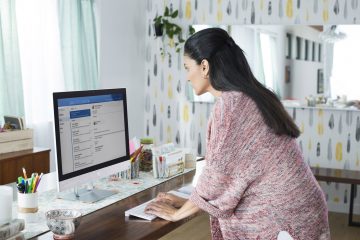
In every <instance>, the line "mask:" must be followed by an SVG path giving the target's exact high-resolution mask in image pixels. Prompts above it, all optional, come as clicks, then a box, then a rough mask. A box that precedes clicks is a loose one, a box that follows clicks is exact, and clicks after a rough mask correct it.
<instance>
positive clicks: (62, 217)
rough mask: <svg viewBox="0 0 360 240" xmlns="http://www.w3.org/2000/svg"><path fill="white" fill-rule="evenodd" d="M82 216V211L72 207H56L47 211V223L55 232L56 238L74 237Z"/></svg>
mask: <svg viewBox="0 0 360 240" xmlns="http://www.w3.org/2000/svg"><path fill="white" fill-rule="evenodd" d="M81 216H82V214H81V212H79V211H77V210H72V209H55V210H50V211H47V212H46V213H45V217H46V224H47V226H48V227H49V229H50V231H52V232H53V233H54V239H73V238H74V236H75V231H76V229H77V228H78V226H79V225H80V220H81Z"/></svg>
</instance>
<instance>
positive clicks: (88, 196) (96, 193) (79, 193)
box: [58, 188, 116, 203]
mask: <svg viewBox="0 0 360 240" xmlns="http://www.w3.org/2000/svg"><path fill="white" fill-rule="evenodd" d="M114 194H116V192H114V191H110V190H101V189H95V188H93V189H90V190H89V189H86V188H83V189H75V190H74V192H71V193H66V194H59V196H58V197H59V198H60V199H64V200H71V201H81V202H85V203H93V202H97V201H99V200H102V199H104V198H107V197H110V196H112V195H114Z"/></svg>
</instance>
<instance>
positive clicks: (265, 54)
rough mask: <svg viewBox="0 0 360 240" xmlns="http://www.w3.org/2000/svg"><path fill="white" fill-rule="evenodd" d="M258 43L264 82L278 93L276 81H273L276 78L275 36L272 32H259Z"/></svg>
mask: <svg viewBox="0 0 360 240" xmlns="http://www.w3.org/2000/svg"><path fill="white" fill-rule="evenodd" d="M260 45H261V55H262V65H263V72H264V80H265V82H264V84H265V86H266V87H267V88H269V89H271V90H272V91H274V92H276V93H278V94H279V92H278V89H277V88H278V87H277V83H276V81H275V79H277V77H276V76H277V71H276V67H277V54H276V37H275V36H274V35H272V34H268V33H262V32H260Z"/></svg>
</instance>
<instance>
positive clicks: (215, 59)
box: [185, 28, 300, 138]
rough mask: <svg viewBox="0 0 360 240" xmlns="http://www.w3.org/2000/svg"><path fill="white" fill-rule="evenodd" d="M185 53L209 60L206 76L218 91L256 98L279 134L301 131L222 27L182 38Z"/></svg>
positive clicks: (266, 120) (258, 105) (291, 134)
mask: <svg viewBox="0 0 360 240" xmlns="http://www.w3.org/2000/svg"><path fill="white" fill-rule="evenodd" d="M185 55H187V56H189V57H190V58H192V59H193V60H195V61H196V62H197V64H200V63H201V61H202V60H204V59H206V60H207V61H208V62H209V68H210V69H209V71H210V73H209V80H210V84H211V86H212V87H213V88H214V89H216V90H218V91H239V92H243V93H245V94H246V95H248V96H249V97H250V98H251V99H252V100H253V101H255V103H256V105H257V107H258V108H259V109H260V112H261V113H262V115H263V117H264V119H265V122H266V124H267V125H268V126H269V127H270V128H272V129H273V130H274V132H275V133H276V134H278V135H284V134H285V135H288V136H291V137H294V138H296V137H298V136H299V135H300V131H299V129H298V127H297V126H296V124H295V123H294V122H293V120H292V119H291V117H290V116H289V114H288V113H287V112H286V110H285V108H284V106H283V105H282V103H281V102H280V100H279V99H278V97H277V96H276V95H275V94H274V93H273V92H272V91H270V90H269V89H267V88H266V87H265V86H263V85H262V84H261V83H260V82H259V81H257V79H256V78H255V76H254V75H253V73H252V72H251V69H250V66H249V64H248V62H247V60H246V57H245V55H244V52H243V50H242V49H241V48H240V47H239V46H238V45H236V44H235V42H234V40H233V39H232V38H231V37H230V36H229V34H228V33H227V32H226V31H225V30H223V29H221V28H208V29H204V30H201V31H199V32H197V33H195V34H194V35H192V36H191V37H190V38H189V39H188V40H186V42H185Z"/></svg>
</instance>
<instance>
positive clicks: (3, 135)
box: [0, 128, 34, 153]
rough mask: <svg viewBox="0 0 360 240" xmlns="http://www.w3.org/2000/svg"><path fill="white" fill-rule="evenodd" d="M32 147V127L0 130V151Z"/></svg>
mask: <svg viewBox="0 0 360 240" xmlns="http://www.w3.org/2000/svg"><path fill="white" fill-rule="evenodd" d="M33 147H34V141H33V129H29V128H28V129H24V130H13V131H5V132H0V153H8V152H16V151H21V150H26V149H32V148H33Z"/></svg>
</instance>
